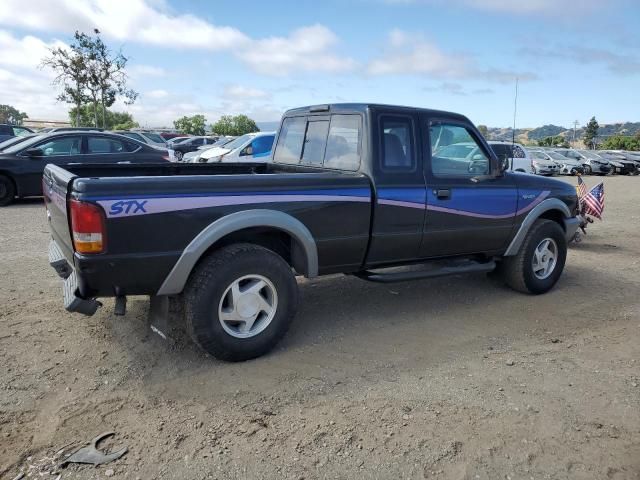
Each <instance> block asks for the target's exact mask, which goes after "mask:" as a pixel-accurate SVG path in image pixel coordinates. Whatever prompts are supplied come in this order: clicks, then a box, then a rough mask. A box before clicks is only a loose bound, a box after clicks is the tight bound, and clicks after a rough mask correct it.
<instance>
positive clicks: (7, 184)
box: [0, 175, 16, 207]
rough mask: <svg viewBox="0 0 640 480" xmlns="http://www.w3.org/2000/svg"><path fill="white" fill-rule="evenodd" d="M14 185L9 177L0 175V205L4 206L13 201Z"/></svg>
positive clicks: (14, 194)
mask: <svg viewBox="0 0 640 480" xmlns="http://www.w3.org/2000/svg"><path fill="white" fill-rule="evenodd" d="M15 196H16V187H15V186H14V184H13V182H12V181H11V179H10V178H9V177H5V176H4V175H0V207H6V206H7V205H9V204H11V203H12V202H13V199H14V198H15Z"/></svg>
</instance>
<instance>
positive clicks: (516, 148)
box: [487, 140, 535, 173]
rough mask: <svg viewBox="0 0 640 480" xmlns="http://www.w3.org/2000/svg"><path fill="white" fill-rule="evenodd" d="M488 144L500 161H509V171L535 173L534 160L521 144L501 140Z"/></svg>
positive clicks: (491, 141)
mask: <svg viewBox="0 0 640 480" xmlns="http://www.w3.org/2000/svg"><path fill="white" fill-rule="evenodd" d="M487 143H488V144H489V146H490V147H491V149H492V150H493V151H494V152H495V154H496V156H497V157H498V158H499V159H500V160H502V159H504V158H507V159H509V171H511V172H521V173H535V169H534V166H533V158H531V155H530V154H529V152H528V151H527V149H526V148H524V147H523V146H522V145H520V144H519V143H513V142H506V141H499V140H490V141H488V142H487Z"/></svg>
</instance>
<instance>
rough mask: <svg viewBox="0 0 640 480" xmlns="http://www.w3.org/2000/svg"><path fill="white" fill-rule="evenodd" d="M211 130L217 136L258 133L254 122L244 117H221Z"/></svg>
mask: <svg viewBox="0 0 640 480" xmlns="http://www.w3.org/2000/svg"><path fill="white" fill-rule="evenodd" d="M211 129H212V130H213V131H214V132H215V133H217V134H218V135H235V136H239V135H244V134H245V133H253V132H259V131H260V129H259V128H258V125H256V122H254V121H253V120H252V119H250V118H249V117H247V116H246V115H236V116H234V117H232V116H231V115H223V116H222V117H220V120H218V121H217V122H216V123H215V124H214V125H213V126H212V127H211Z"/></svg>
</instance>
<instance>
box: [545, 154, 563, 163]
mask: <svg viewBox="0 0 640 480" xmlns="http://www.w3.org/2000/svg"><path fill="white" fill-rule="evenodd" d="M547 155H549V156H550V157H551V158H553V159H554V160H560V161H562V162H564V161H566V160H567V157H565V156H564V155H560V154H559V153H558V152H547Z"/></svg>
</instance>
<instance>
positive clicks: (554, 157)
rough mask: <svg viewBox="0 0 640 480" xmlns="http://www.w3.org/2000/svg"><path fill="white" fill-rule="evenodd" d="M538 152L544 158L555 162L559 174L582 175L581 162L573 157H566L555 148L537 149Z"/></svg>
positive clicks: (582, 167)
mask: <svg viewBox="0 0 640 480" xmlns="http://www.w3.org/2000/svg"><path fill="white" fill-rule="evenodd" d="M538 152H540V154H542V155H544V156H545V158H546V159H548V160H551V161H553V162H555V164H556V165H557V166H558V173H559V174H560V175H582V174H583V173H584V166H583V165H582V162H579V161H578V160H576V159H574V158H571V157H566V156H564V155H562V154H561V153H558V152H557V151H555V150H538Z"/></svg>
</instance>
